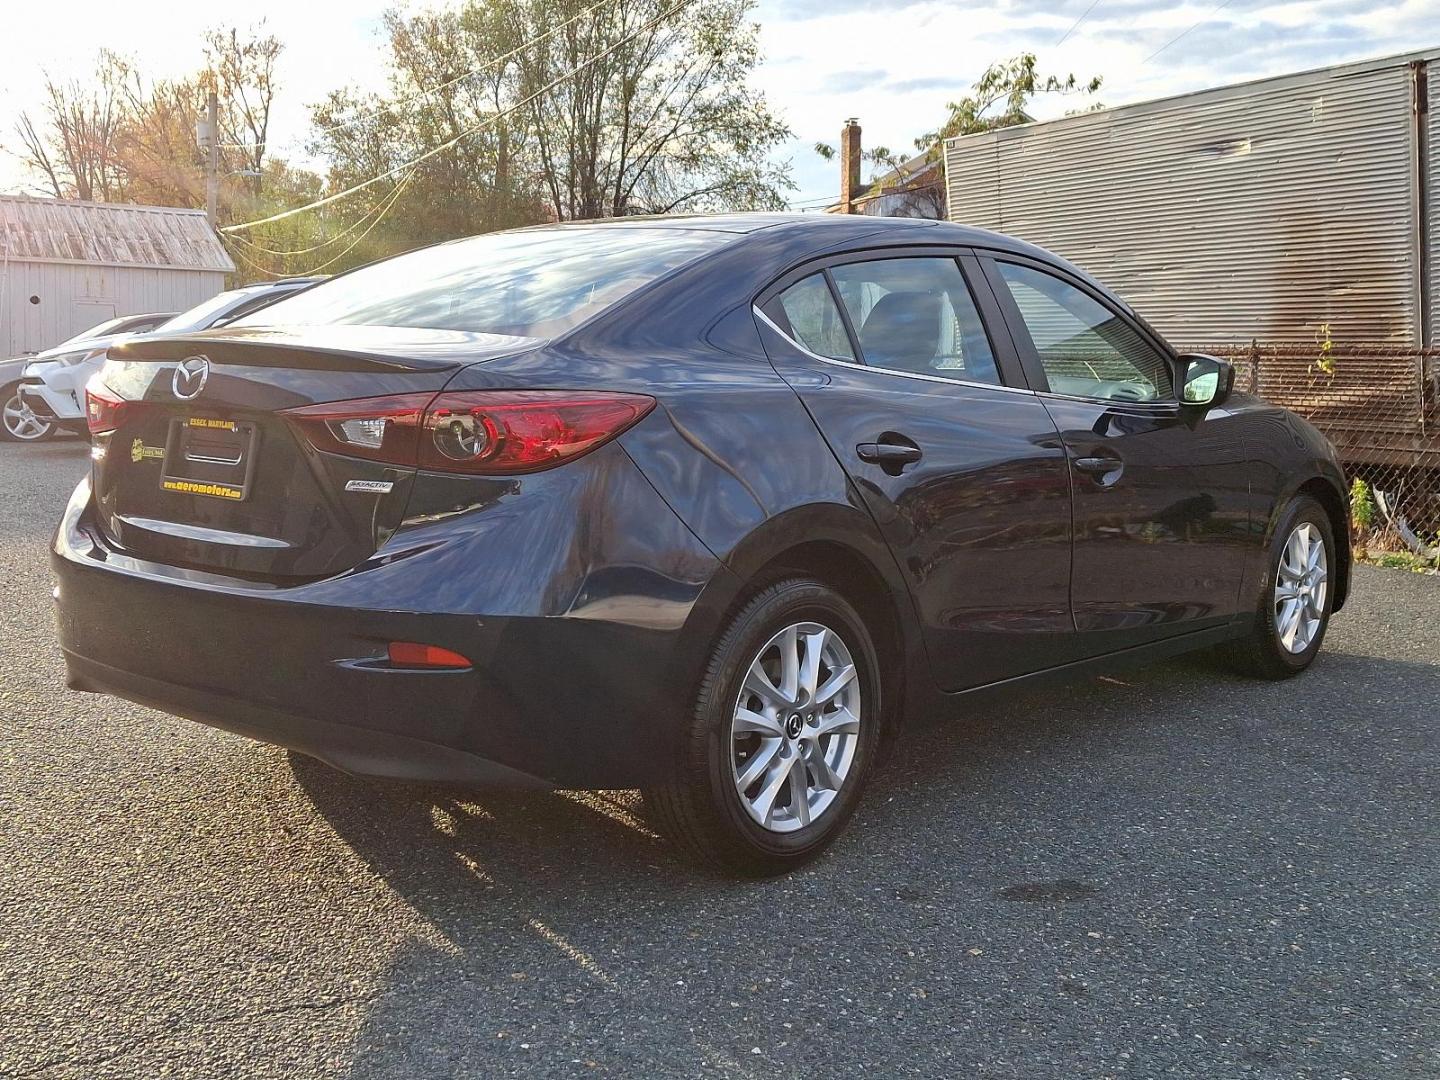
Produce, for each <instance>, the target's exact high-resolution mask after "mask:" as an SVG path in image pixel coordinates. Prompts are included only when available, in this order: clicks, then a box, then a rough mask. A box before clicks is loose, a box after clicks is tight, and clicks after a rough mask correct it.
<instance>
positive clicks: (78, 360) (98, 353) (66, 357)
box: [55, 349, 105, 367]
mask: <svg viewBox="0 0 1440 1080" xmlns="http://www.w3.org/2000/svg"><path fill="white" fill-rule="evenodd" d="M104 356H105V350H104V349H79V350H77V351H75V352H68V353H61V354H60V355H59V356H57V357H55V359H56V360H57V361H58V362H59V363H60V364H61V366H63V367H74V366H75V365H77V364H83V363H85V362H86V361H87V360H99V359H103V358H104Z"/></svg>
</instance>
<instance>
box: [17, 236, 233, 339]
mask: <svg viewBox="0 0 1440 1080" xmlns="http://www.w3.org/2000/svg"><path fill="white" fill-rule="evenodd" d="M224 288H225V275H224V274H223V273H220V272H218V271H213V270H172V269H162V268H156V267H144V266H97V265H93V264H84V263H51V262H45V263H41V262H20V261H14V260H12V261H11V262H10V263H9V265H8V267H5V266H0V359H3V358H5V357H10V356H19V355H21V354H23V353H28V352H41V351H43V350H45V349H49V348H51V347H53V346H55V345H58V344H59V343H60V342H61V341H64V340H65V339H66V338H68V337H70V336H72V335H74V334H77V333H79V332H80V331H82V330H85V329H87V328H88V327H91V326H93V325H95V324H96V323H98V322H101V321H103V320H105V319H108V318H111V317H113V316H115V315H139V314H142V313H145V312H150V311H184V310H185V309H186V308H189V307H193V306H194V305H196V304H198V303H200V301H202V300H208V299H209V298H210V297H212V296H214V295H215V294H216V293H218V292H220V291H221V290H222V289H224ZM32 296H36V297H38V298H39V300H40V302H39V303H38V304H32V303H31V302H30V297H32Z"/></svg>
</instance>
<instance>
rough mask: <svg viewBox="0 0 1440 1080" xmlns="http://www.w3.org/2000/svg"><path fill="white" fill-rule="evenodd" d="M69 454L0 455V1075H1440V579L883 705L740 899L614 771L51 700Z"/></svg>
mask: <svg viewBox="0 0 1440 1080" xmlns="http://www.w3.org/2000/svg"><path fill="white" fill-rule="evenodd" d="M86 464H87V458H86V447H85V445H84V444H83V443H81V442H79V441H78V440H69V439H67V440H63V441H57V442H53V443H49V444H45V445H40V446H20V447H15V446H9V445H0V610H3V612H4V618H3V623H0V649H3V653H0V1076H4V1077H39V1076H44V1077H57V1078H59V1077H64V1078H84V1080H103V1078H109V1077H146V1078H149V1077H157V1076H162V1075H164V1076H174V1077H216V1078H219V1077H226V1078H230V1077H244V1078H247V1080H259V1078H268V1077H285V1078H294V1077H301V1078H309V1077H405V1078H429V1077H458V1076H473V1077H485V1078H489V1077H507V1076H519V1077H570V1076H622V1077H646V1078H650V1077H671V1076H675V1077H692V1076H694V1077H699V1076H706V1077H734V1078H757V1077H766V1078H769V1077H775V1076H781V1077H827V1078H828V1077H851V1076H854V1077H860V1076H864V1077H867V1078H869V1080H879V1078H888V1077H935V1078H941V1077H964V1078H992V1077H993V1078H1001V1077H1003V1078H1012V1077H1013V1078H1023V1080H1048V1078H1057V1080H1077V1078H1099V1077H1127V1078H1128V1077H1197V1078H1204V1080H1228V1078H1232V1077H1264V1078H1276V1080H1279V1078H1293V1077H1306V1078H1310V1077H1313V1078H1316V1080H1321V1078H1324V1080H1338V1078H1342V1077H1350V1078H1354V1080H1369V1078H1391V1077H1406V1078H1416V1080H1433V1078H1435V1077H1437V1076H1440V900H1437V898H1440V771H1437V767H1436V761H1437V750H1440V578H1435V577H1422V576H1417V575H1412V574H1408V573H1404V572H1402V571H1385V570H1376V569H1372V568H1369V567H1361V568H1359V569H1358V571H1357V576H1356V582H1355V589H1354V596H1353V598H1352V600H1351V603H1350V605H1349V606H1348V607H1347V609H1346V610H1345V611H1344V612H1343V613H1342V614H1341V615H1340V616H1338V617H1337V618H1336V620H1335V622H1334V624H1333V625H1332V627H1331V632H1330V637H1329V638H1328V640H1327V642H1326V647H1325V651H1324V652H1323V653H1322V655H1321V656H1320V658H1319V660H1318V661H1317V662H1316V664H1315V666H1314V667H1313V668H1312V670H1311V671H1310V672H1309V673H1307V674H1306V675H1304V676H1302V677H1301V678H1299V679H1297V680H1293V681H1290V682H1287V683H1284V684H1269V683H1259V682H1251V681H1245V680H1242V679H1239V678H1237V677H1234V676H1231V675H1229V674H1226V673H1224V672H1223V671H1220V670H1218V669H1217V668H1216V667H1215V666H1214V665H1213V664H1212V663H1210V662H1208V661H1207V660H1205V659H1204V658H1195V659H1187V660H1183V661H1179V662H1173V663H1167V664H1162V665H1157V666H1153V667H1149V668H1145V669H1142V670H1139V671H1135V672H1130V673H1127V674H1124V675H1121V676H1119V677H1117V678H1113V679H1091V680H1088V681H1086V682H1082V683H1078V684H1075V685H1073V686H1071V687H1069V688H1066V689H1064V690H1060V691H1052V692H1047V693H1034V694H1030V695H1027V696H1024V697H1020V698H1016V699H1013V700H1011V701H1008V702H1005V703H1002V704H990V705H984V706H977V707H973V708H971V709H969V710H967V711H965V712H964V713H963V714H961V715H957V716H956V717H955V718H953V719H951V720H947V721H935V722H927V723H924V724H921V725H917V726H916V727H915V728H914V729H912V730H911V731H910V732H909V734H908V737H907V739H906V741H905V742H904V743H903V744H902V746H901V748H900V750H899V751H898V752H897V754H896V756H895V758H894V760H893V761H892V762H891V764H890V765H889V766H888V768H887V769H886V770H885V771H884V772H883V773H882V774H881V775H879V776H878V777H877V778H876V781H875V783H874V785H873V786H872V787H871V789H870V792H869V795H868V797H867V800H866V802H865V804H864V805H863V806H862V807H861V811H860V813H859V814H858V815H857V817H856V819H855V820H854V822H853V823H852V825H851V828H850V831H849V833H848V834H847V835H846V837H844V838H843V839H842V840H841V841H840V842H839V843H838V844H837V845H836V846H835V847H834V848H833V849H832V851H831V852H830V853H829V854H828V855H827V856H826V857H825V858H824V859H823V860H822V861H820V862H819V863H817V864H816V865H814V866H812V867H810V868H808V869H806V870H804V871H802V872H800V873H797V874H795V875H793V876H791V877H789V878H786V879H783V880H778V881H771V882H765V883H744V884H736V883H733V882H728V881H724V880H719V879H716V878H713V877H706V876H704V875H701V874H698V873H696V872H694V871H692V870H691V869H690V868H689V867H687V866H686V865H684V864H682V863H679V862H677V861H676V860H675V859H674V858H672V856H671V854H670V853H669V851H668V850H667V848H666V847H665V846H664V845H663V844H662V843H661V842H660V841H658V840H657V839H656V838H655V836H654V835H653V834H652V833H651V832H650V830H649V829H648V827H647V826H646V825H645V823H644V821H643V818H642V817H641V816H640V812H639V807H638V806H637V803H636V798H635V796H634V795H633V794H631V793H623V792H621V793H607V794H603V795H595V794H579V793H565V792H559V793H545V794H525V795H518V794H495V793H485V792H478V793H467V792H457V791H454V790H440V789H435V788H425V787H415V786H404V785H398V784H392V783H381V782H371V781H365V780H359V779H355V778H352V777H348V776H345V775H343V774H340V773H337V772H334V771H332V770H330V769H328V768H327V767H325V766H323V765H320V764H318V763H314V762H311V761H309V760H308V759H304V758H300V757H295V756H292V755H289V754H287V753H285V752H284V751H281V750H277V749H273V748H270V747H266V746H262V745H259V744H256V743H252V742H248V741H246V740H244V739H241V738H238V737H236V736H232V735H228V734H224V733H220V732H216V731H211V730H208V729H206V728H203V727H200V726H199V725H196V724H192V723H189V722H187V721H184V720H179V719H175V718H172V717H168V716H165V715H162V714H160V713H156V712H152V711H149V710H147V709H143V708H139V707H137V706H133V705H129V704H127V703H124V702H120V701H116V700H112V699H108V698H103V697H96V696H92V695H81V694H72V693H69V692H67V691H66V690H65V688H64V684H63V677H62V665H61V662H60V659H59V656H58V653H57V649H56V647H55V644H54V636H53V632H52V628H51V615H50V610H49V609H50V599H49V590H50V582H49V572H48V568H47V565H46V541H47V539H48V535H49V531H50V529H51V527H52V524H53V522H54V521H55V519H56V518H57V516H58V514H59V512H60V509H61V507H62V505H63V504H64V501H65V499H66V498H67V496H68V493H69V490H70V488H71V486H72V485H73V483H74V482H75V481H76V480H77V479H78V478H79V476H80V475H81V474H82V472H83V470H84V469H85V467H86ZM268 647H269V645H268V643H267V642H265V641H263V640H257V641H256V642H255V657H256V663H257V664H263V663H264V662H265V656H266V650H267V648H268Z"/></svg>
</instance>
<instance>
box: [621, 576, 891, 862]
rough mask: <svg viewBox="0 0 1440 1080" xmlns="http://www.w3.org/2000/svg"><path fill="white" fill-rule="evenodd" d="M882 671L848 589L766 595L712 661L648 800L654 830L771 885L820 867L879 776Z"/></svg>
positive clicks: (778, 588) (734, 625)
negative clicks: (667, 767) (814, 864)
mask: <svg viewBox="0 0 1440 1080" xmlns="http://www.w3.org/2000/svg"><path fill="white" fill-rule="evenodd" d="M787 656H789V657H790V658H791V659H790V660H789V669H788V673H787V668H786V663H787V661H786V657H787ZM848 670H853V675H851V676H849V677H847V671H848ZM879 672H880V668H879V662H878V660H877V658H876V653H875V646H874V644H873V642H872V641H871V639H870V634H869V632H868V631H867V629H866V627H865V624H864V622H863V621H862V620H861V618H860V616H859V614H858V613H857V612H856V611H855V609H854V608H853V607H851V606H850V604H849V603H848V602H846V600H845V599H844V598H843V597H842V596H840V594H839V593H837V592H835V591H834V590H833V589H831V588H829V587H828V586H826V585H823V584H821V583H820V582H817V581H810V580H805V579H790V580H786V581H781V582H778V583H776V584H774V585H771V586H769V587H768V588H766V589H764V590H763V591H762V592H760V593H759V594H758V595H757V596H755V597H754V598H753V599H752V600H750V602H749V603H747V604H746V605H745V607H744V608H743V609H742V610H741V611H740V612H739V614H737V615H736V616H735V617H734V618H733V619H732V620H731V621H730V624H729V625H728V626H727V627H726V629H725V631H724V632H723V633H722V634H721V635H720V639H719V641H718V642H717V643H716V645H715V648H714V650H713V652H712V653H711V657H710V662H709V664H708V665H707V667H706V670H705V675H704V677H703V678H702V680H701V683H700V689H699V692H698V693H697V695H696V699H695V706H694V710H693V713H692V715H691V717H690V721H689V723H690V728H689V731H688V732H687V734H686V736H685V738H684V740H683V742H682V745H681V748H680V753H679V756H678V760H677V761H676V762H675V763H674V765H673V766H672V770H673V774H672V776H671V778H670V779H669V780H668V781H667V782H664V783H662V784H659V785H657V786H655V787H653V788H650V789H648V790H647V791H646V792H645V801H646V805H647V807H648V809H649V813H650V817H651V819H652V821H653V823H654V824H655V826H656V827H657V828H658V829H659V831H660V832H661V833H662V834H664V835H665V836H666V837H667V838H669V839H670V840H671V841H672V842H673V843H674V844H675V845H676V846H677V847H678V848H679V849H680V851H681V853H682V854H683V855H685V856H686V857H687V858H689V859H690V860H692V861H694V862H698V863H700V864H702V865H705V866H708V867H710V868H714V869H718V870H721V871H723V872H726V873H730V874H736V875H742V876H746V877H768V876H771V875H775V874H782V873H785V872H787V871H789V870H793V869H795V868H797V867H799V866H803V865H804V864H805V863H807V862H809V861H810V860H812V859H814V858H815V857H816V856H818V855H819V854H820V853H821V852H822V851H823V850H824V849H825V848H826V847H827V846H828V845H829V844H830V843H831V842H832V841H833V840H834V839H835V837H836V836H838V835H839V834H840V832H841V831H842V830H843V829H844V828H845V825H846V823H847V822H848V821H849V819H850V815H851V814H853V813H854V811H855V807H856V805H857V804H858V803H859V801H860V796H861V793H862V791H863V789H864V786H865V782H866V780H867V779H868V776H869V773H870V772H871V770H872V768H873V766H874V763H875V760H876V754H877V751H878V748H879V742H880V733H881V727H882V717H883V716H884V712H883V702H882V701H881V697H880V690H881V688H880V675H879Z"/></svg>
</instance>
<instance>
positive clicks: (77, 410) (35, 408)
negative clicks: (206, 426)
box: [16, 278, 320, 438]
mask: <svg viewBox="0 0 1440 1080" xmlns="http://www.w3.org/2000/svg"><path fill="white" fill-rule="evenodd" d="M318 280H320V279H319V278H285V279H283V280H281V281H267V282H263V283H260V284H257V285H246V286H245V287H243V288H240V289H231V290H229V291H228V292H222V293H217V294H216V295H215V296H212V297H211V298H210V299H209V300H206V301H205V302H204V303H201V304H197V305H195V306H194V307H193V308H191V309H190V310H189V311H182V312H181V313H180V314H179V315H174V316H172V317H170V318H169V319H167V320H166V321H164V322H162V323H160V324H159V325H158V326H155V327H153V328H152V329H151V331H150V334H151V335H154V336H161V335H165V334H189V333H194V332H195V331H197V330H209V329H210V328H211V327H215V326H224V325H225V324H226V323H230V322H233V321H235V320H236V319H238V318H240V317H241V316H242V315H249V314H250V313H251V312H253V311H256V310H258V309H260V308H262V307H264V306H265V305H266V304H271V303H274V302H275V301H276V300H279V299H280V298H281V297H282V296H289V295H290V294H291V293H294V292H297V291H298V290H300V289H303V288H305V287H306V286H308V285H313V284H314V283H315V282H316V281H318ZM135 336H137V335H135V334H134V333H128V334H124V333H122V334H113V335H111V336H109V337H102V338H89V339H86V340H78V339H71V340H70V341H68V342H66V343H64V344H63V345H58V346H56V347H55V348H53V349H50V350H48V351H46V352H43V353H39V354H38V355H36V356H35V357H34V358H33V359H32V360H31V361H30V362H29V363H28V364H27V365H26V366H25V373H24V376H23V377H22V378H21V381H20V383H19V386H18V394H17V395H16V408H17V416H16V422H17V425H18V424H20V423H23V422H24V420H25V417H26V415H27V414H28V416H29V417H30V418H32V420H33V421H38V422H39V423H41V424H45V425H48V426H49V428H51V429H53V428H56V427H59V428H64V429H66V430H69V431H75V432H78V433H80V434H84V433H85V432H86V425H85V384H86V383H88V382H89V381H90V376H92V375H94V374H95V372H97V371H99V370H100V367H101V365H102V364H104V363H105V352H106V350H107V349H109V348H110V346H112V345H114V344H117V343H118V342H120V341H122V340H129V339H130V338H132V337H135ZM147 336H149V335H147ZM46 434H49V431H48V430H47V432H46ZM38 437H39V438H43V437H44V436H38Z"/></svg>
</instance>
